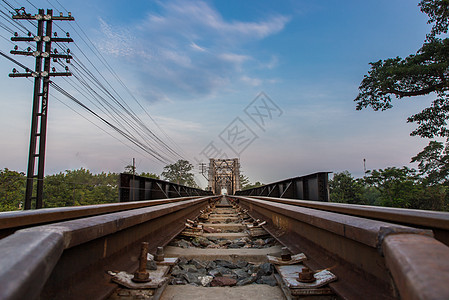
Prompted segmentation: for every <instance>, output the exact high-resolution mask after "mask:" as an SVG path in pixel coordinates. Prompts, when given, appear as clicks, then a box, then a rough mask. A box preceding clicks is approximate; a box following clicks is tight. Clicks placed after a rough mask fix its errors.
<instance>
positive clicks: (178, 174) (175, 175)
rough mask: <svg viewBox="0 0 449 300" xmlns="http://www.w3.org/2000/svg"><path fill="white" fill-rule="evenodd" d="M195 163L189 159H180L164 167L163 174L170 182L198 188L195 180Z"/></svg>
mask: <svg viewBox="0 0 449 300" xmlns="http://www.w3.org/2000/svg"><path fill="white" fill-rule="evenodd" d="M192 170H193V165H192V164H191V163H189V162H188V161H187V160H183V159H180V160H178V161H177V162H175V163H174V164H170V165H167V166H165V167H164V171H163V172H162V174H161V176H162V177H163V178H164V179H165V180H167V181H170V182H173V183H177V184H181V185H185V186H190V187H194V188H198V185H197V184H196V182H195V179H194V177H193V173H190V172H191V171H192Z"/></svg>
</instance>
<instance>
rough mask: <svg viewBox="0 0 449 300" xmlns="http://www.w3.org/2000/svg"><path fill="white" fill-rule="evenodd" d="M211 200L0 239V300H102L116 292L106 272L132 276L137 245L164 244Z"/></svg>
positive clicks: (101, 217) (45, 227)
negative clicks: (66, 299)
mask: <svg viewBox="0 0 449 300" xmlns="http://www.w3.org/2000/svg"><path fill="white" fill-rule="evenodd" d="M214 198H215V197H196V198H192V199H187V200H183V201H179V202H175V203H165V204H160V205H153V206H148V205H146V206H144V207H140V208H134V209H129V210H125V211H117V212H111V213H107V214H103V215H98V216H91V217H85V218H80V219H75V220H71V221H64V222H58V223H51V224H47V225H41V226H36V227H30V228H26V229H21V230H17V231H16V232H15V233H14V234H12V235H10V236H8V237H6V238H4V239H2V240H0V249H2V256H0V266H1V268H0V299H35V298H38V297H41V298H43V299H62V298H77V299H87V298H89V299H101V298H104V297H106V296H107V295H108V293H110V292H111V291H112V290H114V289H115V288H116V286H115V285H114V284H112V283H110V278H109V277H108V275H107V274H106V271H108V270H126V271H128V272H134V271H135V269H136V262H137V257H138V253H137V252H138V251H139V245H140V243H141V242H142V241H150V251H154V250H155V249H156V247H157V246H161V245H165V244H166V243H168V242H169V241H170V240H171V239H172V238H173V237H174V236H176V235H177V234H178V233H179V232H180V231H181V230H182V229H183V228H184V222H185V219H186V218H193V217H195V216H196V215H197V214H199V210H200V209H201V208H203V207H204V206H205V205H207V204H208V202H209V201H213V200H214ZM141 203H142V202H141ZM151 203H154V201H151ZM142 204H143V203H142ZM122 205H124V204H122ZM127 205H128V204H127ZM129 205H134V204H129ZM75 283H76V284H75Z"/></svg>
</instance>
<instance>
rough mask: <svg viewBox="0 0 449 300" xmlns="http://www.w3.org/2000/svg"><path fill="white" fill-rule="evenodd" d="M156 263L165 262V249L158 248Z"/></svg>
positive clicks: (155, 257)
mask: <svg viewBox="0 0 449 300" xmlns="http://www.w3.org/2000/svg"><path fill="white" fill-rule="evenodd" d="M154 260H155V261H164V247H157V249H156V255H155V256H154Z"/></svg>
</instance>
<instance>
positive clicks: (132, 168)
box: [123, 165, 136, 174]
mask: <svg viewBox="0 0 449 300" xmlns="http://www.w3.org/2000/svg"><path fill="white" fill-rule="evenodd" d="M135 172H136V167H135V166H133V165H127V166H126V167H125V171H123V173H124V174H134V173H135Z"/></svg>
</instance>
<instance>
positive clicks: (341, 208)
mask: <svg viewBox="0 0 449 300" xmlns="http://www.w3.org/2000/svg"><path fill="white" fill-rule="evenodd" d="M256 198H257V199H262V200H267V201H273V202H277V203H285V204H290V205H295V206H301V207H308V208H314V209H319V210H325V211H330V212H336V213H342V214H346V215H351V216H357V217H363V218H368V219H373V220H380V221H386V222H389V223H394V224H401V225H406V226H411V227H417V228H425V229H431V230H432V231H433V234H434V237H435V238H436V239H437V240H439V241H440V242H442V243H444V244H446V245H448V246H449V213H448V212H442V211H430V210H418V209H404V208H395V207H380V206H369V205H356V204H345V203H329V202H327V203H323V202H317V201H307V200H296V199H279V198H273V197H256Z"/></svg>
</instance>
